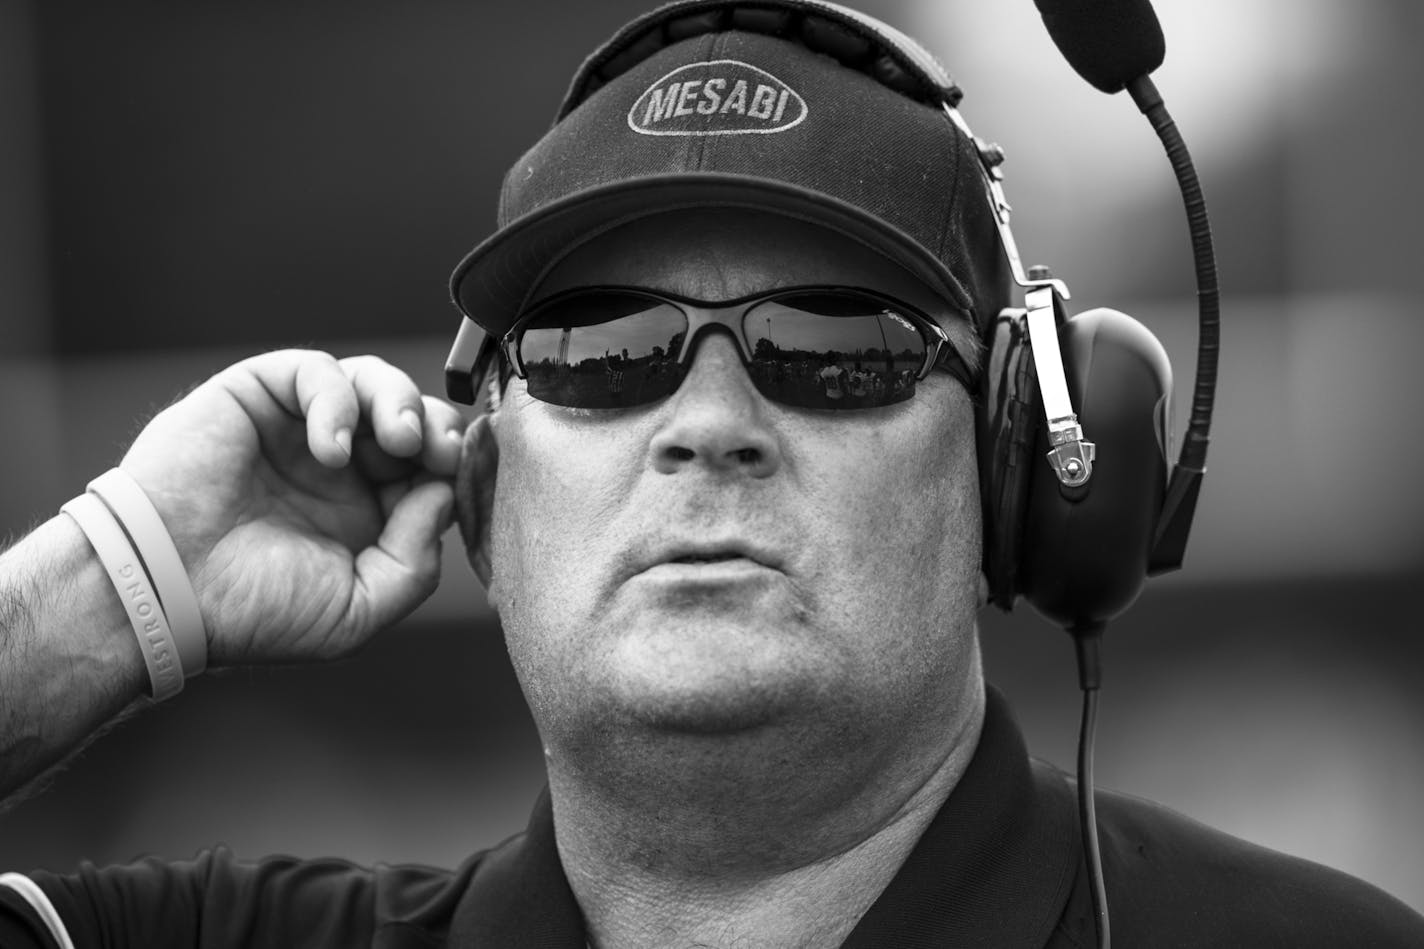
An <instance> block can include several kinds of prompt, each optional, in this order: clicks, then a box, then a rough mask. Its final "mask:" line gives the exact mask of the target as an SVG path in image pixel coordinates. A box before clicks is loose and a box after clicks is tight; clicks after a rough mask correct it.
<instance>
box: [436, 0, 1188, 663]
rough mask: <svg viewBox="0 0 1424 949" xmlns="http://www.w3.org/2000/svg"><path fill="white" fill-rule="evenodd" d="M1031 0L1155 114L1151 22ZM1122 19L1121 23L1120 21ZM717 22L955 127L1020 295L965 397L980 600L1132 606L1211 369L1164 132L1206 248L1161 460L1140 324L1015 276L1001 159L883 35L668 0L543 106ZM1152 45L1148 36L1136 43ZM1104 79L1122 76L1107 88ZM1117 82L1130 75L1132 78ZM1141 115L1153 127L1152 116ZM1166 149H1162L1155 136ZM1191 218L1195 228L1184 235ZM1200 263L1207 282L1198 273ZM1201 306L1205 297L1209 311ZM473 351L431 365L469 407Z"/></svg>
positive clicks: (956, 95) (936, 79)
mask: <svg viewBox="0 0 1424 949" xmlns="http://www.w3.org/2000/svg"><path fill="white" fill-rule="evenodd" d="M1036 2H1038V3H1039V4H1040V8H1041V9H1043V10H1044V18H1045V21H1046V22H1047V23H1048V25H1049V28H1050V32H1052V33H1053V34H1054V38H1055V41H1057V42H1059V45H1060V47H1062V48H1063V49H1064V51H1065V53H1066V54H1067V55H1068V56H1069V59H1070V62H1072V63H1073V64H1074V66H1075V68H1078V69H1079V71H1080V72H1083V73H1084V74H1085V76H1087V77H1088V78H1089V81H1091V82H1093V83H1094V84H1095V85H1098V86H1099V87H1100V88H1105V84H1113V83H1116V84H1117V88H1122V87H1123V86H1127V87H1128V88H1129V89H1131V90H1132V91H1133V96H1134V98H1135V99H1138V102H1139V106H1143V103H1144V101H1145V100H1151V99H1154V98H1155V100H1156V101H1155V103H1153V102H1150V101H1149V102H1148V105H1151V106H1154V107H1155V108H1157V109H1158V110H1159V111H1160V115H1161V117H1162V119H1165V124H1166V125H1167V126H1170V125H1171V120H1170V118H1165V110H1161V109H1160V106H1161V100H1160V98H1159V97H1156V95H1155V90H1153V89H1151V82H1150V80H1149V79H1148V78H1147V73H1148V72H1150V71H1151V69H1154V68H1156V65H1157V64H1158V63H1160V62H1161V52H1160V44H1161V32H1160V29H1159V28H1157V27H1156V19H1155V15H1154V14H1152V11H1151V8H1150V6H1146V4H1145V0H1036ZM1085 4H1086V7H1085ZM1059 7H1067V8H1069V9H1068V10H1066V11H1065V10H1060V9H1057V8H1059ZM1115 7H1116V8H1118V9H1116V10H1115V9H1114V8H1115ZM1085 9H1086V11H1087V12H1083V11H1084V10H1085ZM1144 11H1145V14H1144ZM1114 14H1117V19H1116V20H1114V19H1113V15H1114ZM1144 15H1145V16H1146V17H1147V18H1150V20H1151V22H1150V24H1147V26H1148V27H1150V29H1147V30H1146V31H1145V32H1146V33H1148V34H1150V33H1151V31H1152V30H1156V35H1155V41H1156V44H1157V47H1158V49H1156V50H1153V49H1150V48H1149V49H1146V51H1145V52H1144V51H1143V46H1144V44H1143V43H1142V42H1141V41H1140V34H1142V33H1143V32H1144V28H1143V24H1142V23H1141V22H1139V21H1141V20H1142V18H1143V17H1144ZM1124 18H1125V19H1126V22H1127V23H1128V28H1124V27H1122V25H1121V22H1122V21H1123V20H1124ZM725 30H742V31H746V32H755V33H762V34H767V35H771V36H775V37H778V38H780V39H783V40H787V41H790V42H796V43H800V44H802V45H805V46H807V47H809V48H810V49H812V50H814V51H816V52H818V53H823V54H826V55H829V56H832V57H834V58H836V59H837V60H838V61H840V62H842V63H843V64H844V65H846V66H847V67H849V68H852V69H856V70H858V71H861V72H864V73H866V74H867V75H869V76H871V77H872V78H874V79H875V80H876V81H877V82H879V83H881V84H883V85H885V86H887V87H889V88H891V89H893V90H894V91H896V92H898V93H900V94H902V95H906V96H909V97H910V98H912V99H914V100H916V101H918V102H920V103H922V104H926V105H930V106H931V107H934V108H937V109H942V110H943V111H944V112H945V115H946V122H947V126H948V125H954V126H957V128H958V130H959V131H960V132H961V133H963V134H965V135H966V136H968V137H969V138H970V139H971V140H972V141H973V142H974V143H975V145H976V146H977V150H978V152H979V156H980V165H981V171H982V172H983V181H984V187H985V191H986V194H985V198H986V200H988V201H989V202H991V204H992V206H993V207H994V210H995V212H996V214H997V217H998V223H999V234H1000V239H1001V244H1002V250H1003V259H1002V263H1003V267H1002V270H1003V280H1002V282H1003V283H1004V284H1005V285H1008V284H1010V283H1013V284H1017V285H1018V286H1020V287H1021V288H1023V290H1024V291H1025V304H1024V306H1021V307H1015V306H1005V307H1003V309H1001V310H1000V312H999V314H998V316H997V318H995V319H994V320H993V321H992V322H991V325H990V327H989V328H988V330H987V331H986V334H985V339H984V342H985V343H986V345H987V347H988V354H989V355H988V359H987V371H986V372H985V373H984V377H983V388H982V391H981V392H980V393H979V398H978V400H977V403H978V419H977V425H978V433H977V438H978V446H979V467H980V491H981V502H982V509H983V524H984V552H983V567H984V573H985V575H986V576H987V578H988V581H989V598H990V601H991V602H992V603H994V604H995V605H997V606H998V607H1000V608H1001V609H1004V610H1008V609H1011V608H1012V606H1013V604H1014V602H1015V601H1016V600H1017V598H1018V597H1020V596H1022V597H1024V598H1025V599H1027V600H1028V601H1029V602H1030V603H1031V604H1032V605H1033V606H1034V607H1035V608H1036V609H1037V610H1038V611H1039V612H1040V613H1042V614H1043V615H1044V616H1046V617H1048V618H1049V619H1050V620H1052V621H1054V622H1056V623H1058V624H1059V625H1061V626H1063V627H1065V628H1066V629H1068V630H1069V631H1071V632H1073V633H1074V634H1075V636H1077V637H1080V638H1081V637H1082V636H1084V635H1092V636H1096V635H1097V634H1098V633H1100V632H1101V630H1102V627H1103V625H1104V624H1106V622H1107V621H1109V620H1110V619H1112V618H1113V617H1115V616H1117V615H1118V614H1120V613H1121V612H1122V611H1123V610H1125V609H1126V608H1127V607H1128V606H1130V605H1131V604H1132V602H1133V601H1134V600H1135V599H1136V597H1137V595H1138V593H1139V592H1140V591H1141V589H1142V585H1143V583H1144V581H1145V579H1146V577H1147V576H1148V575H1149V574H1155V573H1159V572H1163V571H1165V570H1171V569H1175V568H1176V567H1179V566H1180V565H1181V562H1182V556H1183V552H1184V550H1185V545H1186V538H1187V533H1188V530H1189V528H1190V524H1191V519H1192V514H1193V512H1194V510H1195V501H1196V495H1197V492H1198V490H1199V487H1200V479H1201V474H1202V472H1203V471H1204V470H1205V454H1206V444H1207V430H1208V428H1209V426H1210V414H1211V404H1212V395H1213V392H1214V387H1215V374H1216V359H1215V353H1216V343H1215V312H1214V307H1215V267H1214V263H1212V261H1211V252H1210V231H1209V229H1206V228H1205V206H1204V204H1203V203H1202V202H1201V200H1200V190H1199V189H1196V187H1195V175H1194V173H1192V172H1191V168H1190V159H1188V158H1186V152H1185V148H1184V147H1180V139H1177V151H1178V152H1179V155H1176V156H1173V164H1174V166H1178V172H1179V179H1181V176H1182V174H1183V168H1182V165H1183V164H1184V165H1185V171H1186V173H1188V174H1190V176H1191V182H1190V185H1191V188H1192V189H1194V190H1195V203H1196V207H1197V210H1196V211H1194V209H1193V199H1192V197H1191V196H1190V195H1188V184H1187V182H1186V181H1185V180H1184V183H1183V192H1184V195H1186V196H1187V201H1188V214H1189V218H1191V219H1192V220H1193V225H1194V228H1193V234H1194V243H1196V244H1197V245H1198V250H1199V251H1200V250H1201V244H1202V243H1203V241H1204V243H1205V250H1206V254H1205V258H1206V259H1205V265H1204V263H1203V257H1202V254H1201V253H1200V252H1199V253H1198V281H1199V285H1200V286H1201V288H1202V290H1201V293H1200V294H1199V296H1200V298H1201V299H1202V307H1203V320H1202V347H1201V355H1200V356H1199V358H1198V379H1197V398H1196V400H1195V402H1194V412H1193V417H1192V424H1191V426H1190V428H1189V431H1188V434H1187V439H1186V442H1185V443H1184V446H1183V452H1182V457H1181V459H1180V460H1179V462H1178V464H1177V466H1176V468H1175V470H1174V469H1172V464H1171V461H1170V458H1169V454H1168V453H1169V451H1170V443H1171V436H1170V431H1169V427H1170V423H1171V406H1170V395H1171V391H1172V370H1171V365H1170V362H1169V361H1168V359H1167V355H1166V352H1165V351H1164V350H1163V348H1162V346H1161V344H1160V343H1159V342H1158V341H1157V339H1156V337H1154V336H1153V335H1152V333H1151V332H1150V331H1149V330H1148V329H1147V328H1146V327H1144V326H1143V325H1142V324H1141V323H1139V322H1137V321H1136V320H1134V319H1132V318H1131V317H1130V316H1127V315H1126V314H1124V313H1120V312H1118V311H1115V310H1108V309H1095V310H1090V311H1088V312H1085V313H1081V314H1078V315H1076V316H1070V315H1069V314H1068V313H1067V311H1066V309H1065V306H1064V303H1065V301H1066V300H1067V298H1068V289H1067V287H1066V285H1065V284H1064V283H1063V282H1062V281H1061V280H1058V279H1055V278H1054V276H1053V275H1052V274H1051V273H1050V272H1048V271H1047V270H1046V269H1045V268H1031V269H1029V270H1028V271H1025V270H1024V268H1023V266H1022V264H1021V263H1020V261H1019V256H1018V251H1017V249H1016V247H1015V244H1014V240H1013V234H1012V232H1011V231H1010V229H1009V226H1008V203H1007V201H1005V200H1004V193H1003V188H1002V172H1001V164H1002V162H1003V158H1004V156H1003V152H1002V151H1001V150H1000V149H999V148H998V147H997V146H994V145H989V144H986V143H984V142H983V141H982V140H980V139H978V138H977V137H975V136H974V135H973V133H972V132H970V130H969V127H968V125H967V124H966V123H965V121H964V119H963V118H962V116H961V115H960V113H959V111H958V105H959V102H960V100H961V99H962V98H963V93H962V92H961V91H960V89H959V87H958V86H957V85H956V84H955V83H954V81H953V80H952V79H951V78H950V77H949V75H948V74H947V73H946V72H945V71H944V69H943V67H941V66H940V65H939V64H938V63H937V62H936V61H935V59H934V58H933V57H932V56H930V55H929V53H928V52H926V51H925V50H924V49H923V48H922V47H920V46H919V45H918V44H917V43H915V42H914V41H913V40H911V39H909V38H908V37H906V36H905V35H904V34H902V33H900V32H899V31H897V30H895V29H893V28H891V27H889V26H887V25H886V24H884V23H881V22H880V21H878V20H875V19H873V18H871V17H868V16H865V15H863V14H860V13H858V12H856V11H853V10H849V9H846V8H844V7H841V6H838V5H836V4H832V3H827V2H823V0H678V2H674V3H670V4H668V5H666V6H664V7H662V8H660V9H658V10H656V11H654V12H652V13H650V14H648V15H646V16H644V17H641V18H639V19H638V20H635V21H634V22H633V23H631V24H629V25H628V26H626V27H624V29H623V30H622V31H621V32H620V33H619V34H618V35H616V36H615V37H613V39H612V40H610V41H609V43H608V44H606V45H605V46H604V47H602V48H601V49H600V50H599V52H598V53H597V54H596V56H595V57H594V58H591V59H590V60H589V61H587V62H586V63H584V65H583V67H582V68H581V69H580V70H579V73H578V75H577V76H576V77H575V78H574V81H573V83H572V85H571V87H570V89H569V92H568V95H567V96H566V98H565V100H564V103H563V106H562V107H561V109H560V112H559V117H560V118H562V117H563V116H564V115H567V114H568V113H569V112H570V111H572V110H573V109H574V108H576V107H577V106H578V105H579V104H580V103H582V102H583V101H584V100H585V99H587V98H588V97H589V96H590V95H592V94H593V93H594V92H596V91H597V90H598V89H599V88H601V87H602V86H603V85H604V84H606V83H607V82H608V81H609V80H611V79H613V78H614V77H615V76H617V75H619V74H621V73H623V72H625V71H627V70H628V69H630V68H632V67H633V66H634V65H636V64H637V63H639V62H641V61H642V60H644V59H646V58H648V57H649V56H651V55H653V54H654V53H656V52H657V51H658V50H660V49H662V48H663V47H665V46H668V45H671V44H672V43H676V42H680V41H682V40H685V39H687V38H689V37H693V36H697V35H701V34H705V33H715V32H721V31H725ZM1105 30H1106V31H1107V32H1109V33H1112V32H1113V31H1114V30H1116V31H1117V34H1122V33H1126V34H1127V39H1128V40H1129V41H1137V42H1136V45H1130V48H1129V49H1128V51H1127V55H1124V54H1123V51H1122V50H1121V49H1119V48H1117V47H1116V46H1111V47H1108V52H1106V53H1105V52H1103V49H1102V48H1099V47H1100V46H1101V42H1102V38H1103V34H1104V31H1105ZM1111 38H1112V37H1109V39H1111ZM1118 38H1119V39H1121V37H1120V36H1119V37H1118ZM1151 40H1152V37H1151V36H1150V35H1149V37H1148V42H1147V44H1146V45H1147V46H1149V47H1150V46H1151ZM1079 47H1088V52H1087V53H1084V52H1082V50H1081V49H1080V48H1079ZM1154 56H1155V62H1152V59H1153V57H1154ZM1117 74H1124V75H1125V78H1123V79H1122V81H1121V82H1118V81H1117V78H1116V77H1117ZM1128 80H1133V81H1134V82H1136V83H1138V84H1139V85H1141V84H1143V83H1145V85H1146V89H1145V90H1143V89H1139V88H1135V87H1134V85H1133V83H1131V82H1128ZM1110 91H1115V90H1110ZM1143 111H1144V112H1148V108H1147V107H1144V108H1143ZM1148 114H1149V118H1151V117H1152V113H1151V112H1149V113H1148ZM1154 125H1159V133H1161V132H1162V128H1161V127H1160V123H1159V121H1158V120H1155V119H1154ZM1169 131H1172V132H1173V133H1174V132H1175V129H1174V128H1170V129H1169ZM1165 140H1166V138H1165V135H1164V141H1165ZM1168 151H1169V155H1172V154H1173V146H1172V144H1171V143H1169V147H1168ZM1179 159H1180V160H1179ZM1198 217H1199V219H1200V223H1201V225H1202V230H1203V231H1204V237H1203V236H1201V235H1199V234H1198V228H1197V227H1196V223H1197V218H1198ZM1204 270H1206V271H1208V272H1207V273H1206V276H1207V277H1209V280H1204V279H1203V276H1204ZM1208 283H1209V284H1210V286H1209V287H1208V286H1207V284H1208ZM976 302H977V303H979V304H980V305H981V306H982V305H983V304H984V303H985V302H988V301H976ZM1007 302H1009V301H1008V299H1007V298H1006V299H1004V300H1001V301H993V302H992V304H991V305H993V306H998V305H1000V304H1001V303H1007ZM1208 305H1210V306H1211V307H1212V308H1213V312H1212V313H1211V314H1210V319H1208V313H1207V307H1208ZM1209 336H1210V338H1208V337H1209ZM486 342H488V341H486ZM472 355H473V352H472V348H471V347H470V346H469V345H468V341H465V342H464V343H461V342H457V344H456V347H455V349H454V351H452V353H451V358H450V362H449V363H448V364H447V366H446V380H447V390H448V392H449V394H450V396H451V397H452V398H454V399H456V400H457V401H461V402H466V403H472V402H473V401H474V393H475V389H476V380H478V379H480V378H481V376H482V374H483V369H484V368H485V366H484V365H483V361H484V360H488V359H490V358H491V356H492V347H489V346H485V347H482V348H481V356H480V357H479V358H474V359H472V358H471V356H472ZM472 363H473V364H472ZM1060 367H1061V368H1060ZM1169 471H1171V472H1172V474H1171V477H1170V479H1169Z"/></svg>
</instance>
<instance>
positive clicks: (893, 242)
mask: <svg viewBox="0 0 1424 949" xmlns="http://www.w3.org/2000/svg"><path fill="white" fill-rule="evenodd" d="M701 207H745V208H748V209H752V210H759V211H769V212H772V213H776V214H783V215H786V216H788V217H794V218H798V219H800V220H803V221H807V222H809V223H812V224H818V225H821V226H824V227H829V228H832V229H833V230H837V231H839V232H841V233H843V234H845V235H847V236H849V237H852V238H854V239H856V240H858V241H860V242H861V243H863V244H866V245H867V246H869V247H871V248H873V249H875V250H878V251H880V252H881V253H883V254H885V255H886V256H887V257H889V258H890V259H891V260H894V261H895V262H897V263H898V264H900V265H901V266H903V267H904V268H905V269H906V270H908V271H909V272H910V273H911V274H913V275H914V276H916V277H918V278H919V279H920V280H921V281H923V282H924V283H925V285H926V286H928V287H929V288H930V289H931V290H932V291H934V292H936V293H938V294H940V295H941V296H943V297H944V299H945V300H946V301H948V302H949V303H951V304H953V305H954V306H955V307H957V308H959V309H961V310H963V311H964V312H965V313H966V314H968V313H970V312H972V309H973V302H972V301H971V300H970V298H969V295H968V294H967V293H966V292H965V291H964V288H963V287H962V286H961V284H960V282H959V281H958V280H957V279H956V278H955V277H954V275H953V274H952V273H951V272H950V270H949V268H948V267H946V266H945V265H944V263H943V262H942V261H940V260H939V258H937V257H935V256H934V254H932V253H931V252H930V251H929V249H928V248H926V247H924V246H923V245H921V244H920V243H919V242H917V241H915V240H913V239H912V238H910V237H909V236H908V235H906V234H905V233H904V232H903V231H901V230H899V229H898V228H896V227H894V226H893V225H890V224H887V223H886V222H884V221H882V220H880V219H879V218H877V217H875V216H874V215H872V214H870V213H868V212H866V211H863V210H861V209H860V208H858V207H856V206H854V205H852V204H848V203H846V202H845V201H842V200H840V199H838V198H834V197H831V196H829V195H826V194H821V193H819V192H816V191H811V190H809V189H806V188H801V187H798V186H796V185H792V184H788V183H786V182H783V181H776V180H771V179H765V178H754V177H750V176H747V175H734V174H725V173H719V174H714V173H708V172H702V173H685V174H675V175H659V176H654V177H642V178H635V179H629V180H627V181H620V182H616V183H614V184H610V185H603V186H600V187H597V188H590V189H588V190H586V191H580V192H576V193H574V194H571V195H569V196H567V197H565V198H561V199H560V200H558V201H555V202H553V203H550V204H547V205H545V206H544V207H542V208H539V209H538V210H537V211H533V212H531V213H529V214H527V215H525V216H524V217H521V218H519V219H518V220H516V221H515V222H514V223H512V224H510V225H509V226H507V227H505V228H502V229H501V230H499V231H497V232H495V233H494V234H493V235H491V236H490V237H489V238H488V239H487V240H485V241H484V242H483V243H481V244H480V245H479V246H478V247H476V248H475V249H474V250H472V251H470V253H469V254H468V255H466V257H465V259H464V260H462V261H461V262H460V265H459V266H458V267H456V268H455V273H454V274H453V275H452V276H451V278H450V292H451V295H452V296H453V297H454V300H455V304H456V305H457V306H458V307H459V308H460V309H461V311H463V312H464V314H465V315H466V316H468V317H469V318H470V319H472V320H474V321H475V322H476V323H477V324H479V325H480V326H481V327H482V328H483V329H484V330H485V331H486V332H487V333H490V334H492V335H494V336H496V337H498V336H502V335H503V334H504V333H505V332H506V331H507V330H508V329H509V327H510V326H511V325H512V324H513V323H514V320H515V318H516V317H517V316H518V314H519V312H520V310H521V309H522V308H523V307H524V306H525V305H526V304H527V303H528V302H529V296H530V292H531V291H532V290H533V289H534V287H535V286H536V285H537V283H538V282H539V280H540V279H541V278H542V277H543V275H544V274H545V273H546V272H547V270H548V269H549V267H550V266H551V265H552V264H553V263H555V262H556V261H557V260H558V259H559V258H560V257H562V256H563V255H564V253H566V252H567V251H568V250H570V249H571V248H572V247H574V246H575V245H577V244H580V243H582V242H583V241H584V240H587V239H588V238H590V237H592V236H594V235H596V234H599V233H602V232H604V231H607V230H609V229H611V228H614V227H617V226H618V225H620V224H625V223H627V222H629V221H633V220H637V219H638V218H642V217H647V216H649V215H652V214H659V213H663V212H666V211H676V210H678V209H681V208H701Z"/></svg>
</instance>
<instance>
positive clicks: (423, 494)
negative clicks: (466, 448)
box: [348, 481, 455, 639]
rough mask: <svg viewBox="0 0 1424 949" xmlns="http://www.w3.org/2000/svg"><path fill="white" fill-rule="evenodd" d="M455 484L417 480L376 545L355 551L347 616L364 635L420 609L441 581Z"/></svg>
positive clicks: (402, 499) (362, 635)
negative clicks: (443, 539) (443, 538)
mask: <svg viewBox="0 0 1424 949" xmlns="http://www.w3.org/2000/svg"><path fill="white" fill-rule="evenodd" d="M454 506H455V493H454V489H453V488H452V487H451V486H450V484H449V482H446V481H430V482H426V483H424V484H420V485H417V486H415V487H413V488H411V489H410V491H409V492H407V493H406V495H405V497H403V498H401V499H400V501H398V502H397V503H396V505H395V507H394V508H392V509H391V513H390V517H389V518H387V520H386V524H385V527H384V528H383V529H382V530H381V536H380V537H378V538H377V539H376V543H375V545H374V546H371V547H367V548H366V549H365V550H363V551H361V553H360V554H358V555H357V557H356V564H355V568H356V580H355V590H354V592H353V594H352V602H351V608H350V613H349V614H348V622H349V623H350V624H351V626H352V627H353V628H352V629H351V633H353V634H354V635H356V636H357V637H358V639H365V638H366V637H367V636H370V635H372V634H374V633H375V632H376V631H377V630H379V629H383V628H384V627H386V626H389V625H391V624H392V623H394V622H395V621H397V620H399V619H401V618H402V617H404V616H405V615H406V614H407V613H409V612H410V611H411V610H413V609H415V608H416V607H417V606H419V605H420V603H421V602H422V601H423V600H424V599H425V598H426V597H428V596H430V594H431V593H434V592H435V587H436V586H437V585H438V584H439V583H440V535H441V534H443V533H444V532H445V530H446V529H447V528H448V527H449V526H450V524H451V522H452V520H453V511H454Z"/></svg>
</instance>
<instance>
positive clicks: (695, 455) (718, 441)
mask: <svg viewBox="0 0 1424 949" xmlns="http://www.w3.org/2000/svg"><path fill="white" fill-rule="evenodd" d="M693 345H694V346H695V347H696V349H695V350H694V351H693V358H692V365H691V366H690V367H689V368H688V371H687V375H686V377H685V378H684V379H683V380H682V385H680V386H679V387H678V389H677V391H676V392H674V393H673V395H672V397H671V398H670V399H669V400H668V403H667V406H666V414H665V416H664V419H663V422H662V424H661V425H660V426H659V428H658V431H657V432H656V433H655V434H654V436H653V439H652V442H651V443H650V446H649V450H650V452H651V454H652V458H651V461H652V465H653V467H654V469H655V470H657V471H658V472H660V473H662V474H676V473H678V472H679V471H686V470H690V469H695V468H698V467H701V468H703V469H704V470H708V471H712V472H717V473H728V474H733V473H735V474H744V475H748V476H751V477H754V478H765V477H768V476H770V475H772V474H775V473H776V471H777V470H778V469H780V467H781V463H782V453H781V443H780V440H779V438H778V437H777V433H776V431H775V430H774V429H773V428H772V426H771V424H770V420H769V418H768V415H767V404H766V401H765V400H764V399H763V398H762V396H761V393H759V392H757V390H756V388H755V387H754V386H753V385H752V380H751V378H750V377H749V376H748V375H747V371H746V368H745V367H744V366H743V365H742V359H741V354H740V353H739V352H738V350H737V346H736V343H734V342H733V341H732V339H731V337H730V336H728V335H727V334H726V333H725V332H722V331H720V330H717V329H712V330H709V331H707V332H706V334H705V335H703V336H701V337H700V338H699V339H696V340H694V341H693Z"/></svg>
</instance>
